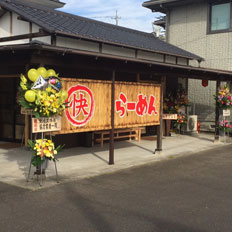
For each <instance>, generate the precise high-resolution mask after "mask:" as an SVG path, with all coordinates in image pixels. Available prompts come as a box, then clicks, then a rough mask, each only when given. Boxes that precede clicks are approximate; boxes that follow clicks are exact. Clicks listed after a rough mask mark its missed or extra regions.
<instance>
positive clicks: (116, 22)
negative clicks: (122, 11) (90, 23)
mask: <svg viewBox="0 0 232 232" xmlns="http://www.w3.org/2000/svg"><path fill="white" fill-rule="evenodd" d="M92 18H94V19H97V18H110V19H114V20H115V25H117V26H118V21H119V19H121V17H119V16H118V11H117V10H116V14H115V16H103V17H101V16H99V17H92Z"/></svg>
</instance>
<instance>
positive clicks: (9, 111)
mask: <svg viewBox="0 0 232 232" xmlns="http://www.w3.org/2000/svg"><path fill="white" fill-rule="evenodd" d="M18 85H19V78H17V77H15V78H1V84H0V141H9V142H20V140H21V139H22V136H23V130H24V118H23V115H21V114H20V107H19V106H18V104H17V102H16V98H17V95H16V94H17V87H18Z"/></svg>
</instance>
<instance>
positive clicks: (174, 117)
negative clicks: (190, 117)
mask: <svg viewBox="0 0 232 232" xmlns="http://www.w3.org/2000/svg"><path fill="white" fill-rule="evenodd" d="M163 120H177V114H163Z"/></svg>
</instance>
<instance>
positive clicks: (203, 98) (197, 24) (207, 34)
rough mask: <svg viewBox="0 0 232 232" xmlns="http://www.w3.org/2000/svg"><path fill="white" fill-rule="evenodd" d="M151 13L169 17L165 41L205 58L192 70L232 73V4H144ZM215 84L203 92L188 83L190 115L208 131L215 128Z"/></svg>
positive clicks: (175, 0)
mask: <svg viewBox="0 0 232 232" xmlns="http://www.w3.org/2000/svg"><path fill="white" fill-rule="evenodd" d="M143 6H144V7H147V8H149V9H151V10H152V11H156V12H162V13H165V14H166V28H165V29H166V40H167V42H169V43H171V44H173V45H176V46H178V47H180V48H182V49H185V50H187V51H189V52H192V53H194V54H197V55H199V56H201V57H203V58H204V61H202V62H201V63H200V64H198V63H197V62H196V61H193V62H190V64H191V65H193V66H198V65H200V67H205V68H212V69H219V70H228V71H231V70H232V33H231V32H232V23H231V22H232V13H231V12H232V11H231V7H232V2H231V1H229V0H223V1H219V0H210V1H209V0H194V1H193V0H152V1H147V2H144V3H143ZM215 91H216V83H215V82H209V86H208V87H206V88H204V87H202V85H201V81H200V80H199V81H196V80H189V84H188V94H189V99H190V101H191V103H192V108H191V110H190V113H191V114H194V113H196V114H197V115H198V117H199V120H200V121H201V122H202V126H203V128H205V129H212V128H211V125H213V124H214V119H215V116H214V112H215V110H214V105H215V104H214V100H213V95H214V94H215Z"/></svg>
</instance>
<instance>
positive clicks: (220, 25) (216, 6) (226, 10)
mask: <svg viewBox="0 0 232 232" xmlns="http://www.w3.org/2000/svg"><path fill="white" fill-rule="evenodd" d="M209 29H210V32H217V31H226V30H230V29H231V1H214V2H213V3H211V6H210V27H209Z"/></svg>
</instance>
